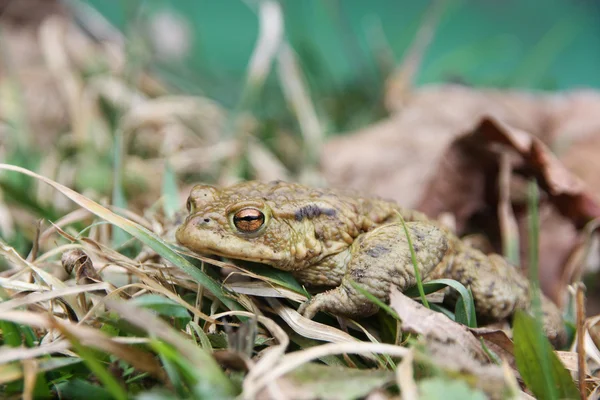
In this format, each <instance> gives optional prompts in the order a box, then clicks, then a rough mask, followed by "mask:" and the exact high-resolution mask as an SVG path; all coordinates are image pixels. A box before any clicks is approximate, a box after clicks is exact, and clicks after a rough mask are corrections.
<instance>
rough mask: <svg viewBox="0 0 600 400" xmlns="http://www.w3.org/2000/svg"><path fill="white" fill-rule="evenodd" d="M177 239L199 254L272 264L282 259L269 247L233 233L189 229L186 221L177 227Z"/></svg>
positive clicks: (279, 254)
mask: <svg viewBox="0 0 600 400" xmlns="http://www.w3.org/2000/svg"><path fill="white" fill-rule="evenodd" d="M175 236H176V238H177V241H178V242H179V243H180V244H181V245H182V246H185V247H187V248H188V249H190V250H192V251H194V252H196V253H201V254H211V255H215V256H221V257H226V258H231V259H234V260H243V261H251V262H256V263H262V264H269V265H273V264H276V263H278V262H280V261H281V260H282V254H281V253H277V252H274V251H273V250H272V249H271V248H270V247H268V246H266V245H264V244H262V243H257V242H253V241H250V240H248V239H244V238H239V237H237V236H235V235H231V234H227V233H223V232H213V231H204V230H198V229H191V230H190V229H189V224H188V223H186V224H184V225H182V226H180V227H179V229H177V233H176V234H175Z"/></svg>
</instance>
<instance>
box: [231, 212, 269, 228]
mask: <svg viewBox="0 0 600 400" xmlns="http://www.w3.org/2000/svg"><path fill="white" fill-rule="evenodd" d="M264 223H265V214H263V213H262V212H261V211H259V210H257V209H256V208H244V209H242V210H240V211H238V212H236V213H235V215H234V216H233V224H234V225H235V227H236V228H237V229H238V230H239V231H240V232H242V233H254V232H256V231H258V230H259V229H260V227H261V226H263V224H264Z"/></svg>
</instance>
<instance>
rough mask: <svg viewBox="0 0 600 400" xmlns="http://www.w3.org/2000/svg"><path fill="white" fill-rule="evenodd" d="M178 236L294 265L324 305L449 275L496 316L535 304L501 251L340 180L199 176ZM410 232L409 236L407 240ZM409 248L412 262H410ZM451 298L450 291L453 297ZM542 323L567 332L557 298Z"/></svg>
mask: <svg viewBox="0 0 600 400" xmlns="http://www.w3.org/2000/svg"><path fill="white" fill-rule="evenodd" d="M186 206H187V210H188V213H189V214H188V216H187V217H186V219H185V220H184V222H183V223H182V224H181V225H180V226H179V227H178V228H177V231H176V240H177V241H178V242H179V244H181V245H182V246H184V247H186V248H188V249H189V250H191V251H193V252H195V253H199V254H210V255H215V256H221V257H225V258H227V259H229V260H233V261H234V262H235V261H239V262H251V263H260V264H265V265H268V266H271V267H273V268H276V269H279V270H283V271H288V272H290V273H291V274H292V275H293V276H294V277H295V278H296V280H297V281H298V282H299V283H300V284H302V285H304V286H305V287H307V288H309V289H312V288H315V289H322V290H323V289H325V290H324V291H321V292H319V293H317V294H315V295H314V296H312V297H311V298H310V299H309V300H307V301H306V302H304V303H303V304H301V305H300V307H299V309H298V312H299V313H300V314H302V315H303V316H304V317H307V318H310V319H313V318H314V317H315V316H316V315H317V313H319V312H327V313H330V314H333V315H336V316H342V317H348V318H362V317H368V316H371V315H373V314H375V313H377V312H378V310H379V307H378V306H377V305H376V304H375V303H374V302H372V301H371V300H369V298H368V297H367V296H365V295H364V294H363V293H362V292H361V291H360V290H359V289H358V288H357V286H358V287H362V288H363V289H364V290H366V291H367V292H368V293H370V294H371V295H373V296H374V297H376V298H377V299H379V300H381V301H382V302H384V303H387V302H389V297H390V288H392V287H395V288H397V289H398V290H400V291H405V290H406V289H408V288H411V287H414V286H415V285H416V284H417V280H418V277H417V273H418V275H419V278H420V279H422V281H423V282H428V281H431V280H435V279H441V278H448V279H453V280H456V281H458V282H460V283H461V284H463V285H464V286H465V287H466V288H468V289H470V291H471V293H472V296H473V300H474V306H475V311H476V314H477V315H478V316H479V317H480V318H483V319H485V320H490V321H500V320H505V319H507V318H509V317H511V316H512V315H513V314H514V313H515V312H516V311H517V310H525V311H530V304H531V301H530V293H531V290H530V286H531V285H530V283H529V282H528V280H527V279H526V278H525V277H524V275H523V274H522V273H521V271H520V270H519V268H517V267H515V266H513V265H512V264H510V263H509V262H508V261H507V260H506V259H505V258H503V257H502V256H500V255H498V254H494V253H490V254H484V253H483V252H482V251H481V250H479V249H477V248H475V247H472V246H470V245H469V244H467V243H466V242H464V241H462V240H461V239H460V238H459V237H458V236H457V235H455V234H454V233H453V232H452V231H451V230H450V229H448V228H447V227H445V226H444V225H442V224H441V223H440V222H438V221H436V220H434V219H431V218H428V217H427V216H426V215H424V214H423V213H421V212H419V211H416V210H412V209H409V208H404V207H401V206H400V205H399V204H397V203H396V202H394V201H391V200H385V199H382V198H379V197H376V196H365V195H361V194H359V193H357V192H354V191H349V190H343V189H325V188H318V187H311V186H305V185H302V184H299V183H290V182H284V181H272V182H261V181H245V182H240V183H237V184H233V185H231V186H228V187H223V188H218V187H216V186H212V185H206V184H198V185H195V186H194V187H193V188H192V189H191V191H190V195H189V197H188V199H187V203H186ZM409 240H410V242H409ZM411 248H412V250H413V251H414V256H415V259H416V263H413V259H412V254H411ZM449 297H452V296H449ZM542 311H543V329H544V331H545V334H546V336H547V337H548V338H549V339H550V341H551V342H552V343H553V344H554V345H555V346H559V345H560V344H562V343H564V341H565V337H566V336H565V329H564V324H563V322H562V315H561V312H560V310H559V309H558V307H557V306H556V305H555V304H554V303H553V302H552V301H551V300H549V299H548V298H546V297H545V296H543V295H542Z"/></svg>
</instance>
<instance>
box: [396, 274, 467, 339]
mask: <svg viewBox="0 0 600 400" xmlns="http://www.w3.org/2000/svg"><path fill="white" fill-rule="evenodd" d="M447 286H450V287H451V288H452V289H454V290H456V291H457V292H458V294H459V295H460V297H459V300H458V301H457V303H456V306H455V313H456V316H455V318H453V319H454V320H455V321H457V322H460V323H461V324H463V325H467V326H468V327H470V328H476V327H477V318H476V316H475V303H474V301H473V295H472V293H471V291H470V290H469V289H467V288H466V287H465V286H464V285H463V284H462V283H460V282H458V281H455V280H453V279H435V280H432V281H429V282H426V283H424V284H423V293H425V294H430V293H434V292H437V291H438V290H441V289H443V288H445V287H447ZM404 294H405V295H407V296H409V297H415V296H416V295H417V294H419V290H418V287H412V288H409V289H407V290H405V291H404ZM459 313H460V317H459V316H458V314H459Z"/></svg>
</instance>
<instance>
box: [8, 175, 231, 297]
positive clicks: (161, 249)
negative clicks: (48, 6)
mask: <svg viewBox="0 0 600 400" xmlns="http://www.w3.org/2000/svg"><path fill="white" fill-rule="evenodd" d="M1 169H4V170H10V171H16V172H20V173H22V174H25V175H28V176H31V177H34V178H36V179H39V180H41V181H43V182H45V183H47V184H48V185H50V186H52V187H54V188H55V189H57V190H59V191H60V192H61V193H63V194H64V195H65V196H67V197H68V198H70V199H71V200H73V201H74V202H75V203H77V204H79V205H80V206H81V207H84V208H86V209H87V210H89V211H91V212H92V213H94V214H96V215H97V216H99V217H101V218H103V219H105V220H107V221H108V222H110V223H112V224H114V225H116V226H118V227H119V228H121V229H123V230H124V231H125V232H127V233H129V234H130V235H132V236H134V237H135V238H137V239H138V240H140V241H141V242H143V243H144V244H146V245H147V246H149V247H150V248H152V249H154V250H155V251H156V252H157V253H158V254H160V255H161V256H162V257H164V258H165V259H167V260H168V261H170V262H172V263H173V264H175V265H176V266H177V267H179V268H181V269H183V270H184V271H185V272H186V273H188V274H189V275H190V276H191V277H193V278H194V279H195V280H196V281H198V282H199V283H200V284H202V285H204V286H205V287H206V289H208V290H210V291H211V292H212V293H213V294H214V295H215V296H216V297H217V298H219V300H221V302H223V304H225V305H226V306H227V307H229V308H231V309H240V308H241V306H240V305H239V304H238V303H237V302H235V301H234V300H232V299H231V298H230V297H228V296H227V294H226V293H225V291H224V290H223V288H222V286H221V285H220V284H219V283H217V282H216V281H214V280H213V279H212V278H210V277H209V276H208V275H206V274H205V273H204V272H202V271H200V270H199V269H197V268H196V267H195V266H193V265H192V264H191V263H190V262H188V261H187V260H186V259H185V258H184V257H182V256H181V255H179V254H177V253H176V252H174V251H173V250H172V249H171V248H170V246H169V245H167V244H166V243H165V242H164V241H163V240H162V239H161V238H160V237H159V236H157V235H156V234H155V233H153V232H151V231H149V230H148V229H146V228H144V227H142V226H139V225H137V224H135V223H134V222H132V221H130V220H128V219H126V218H123V217H121V216H119V215H117V214H115V213H114V212H112V211H110V210H109V209H107V208H106V207H103V206H101V205H100V204H98V203H96V202H94V201H92V200H90V199H88V198H87V197H85V196H82V195H80V194H79V193H77V192H75V191H74V190H72V189H69V188H68V187H66V186H63V185H61V184H60V183H57V182H54V181H53V180H51V179H48V178H46V177H43V176H41V175H38V174H36V173H34V172H31V171H29V170H27V169H25V168H21V167H17V166H15V165H8V164H0V170H1ZM61 284H62V282H61Z"/></svg>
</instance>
